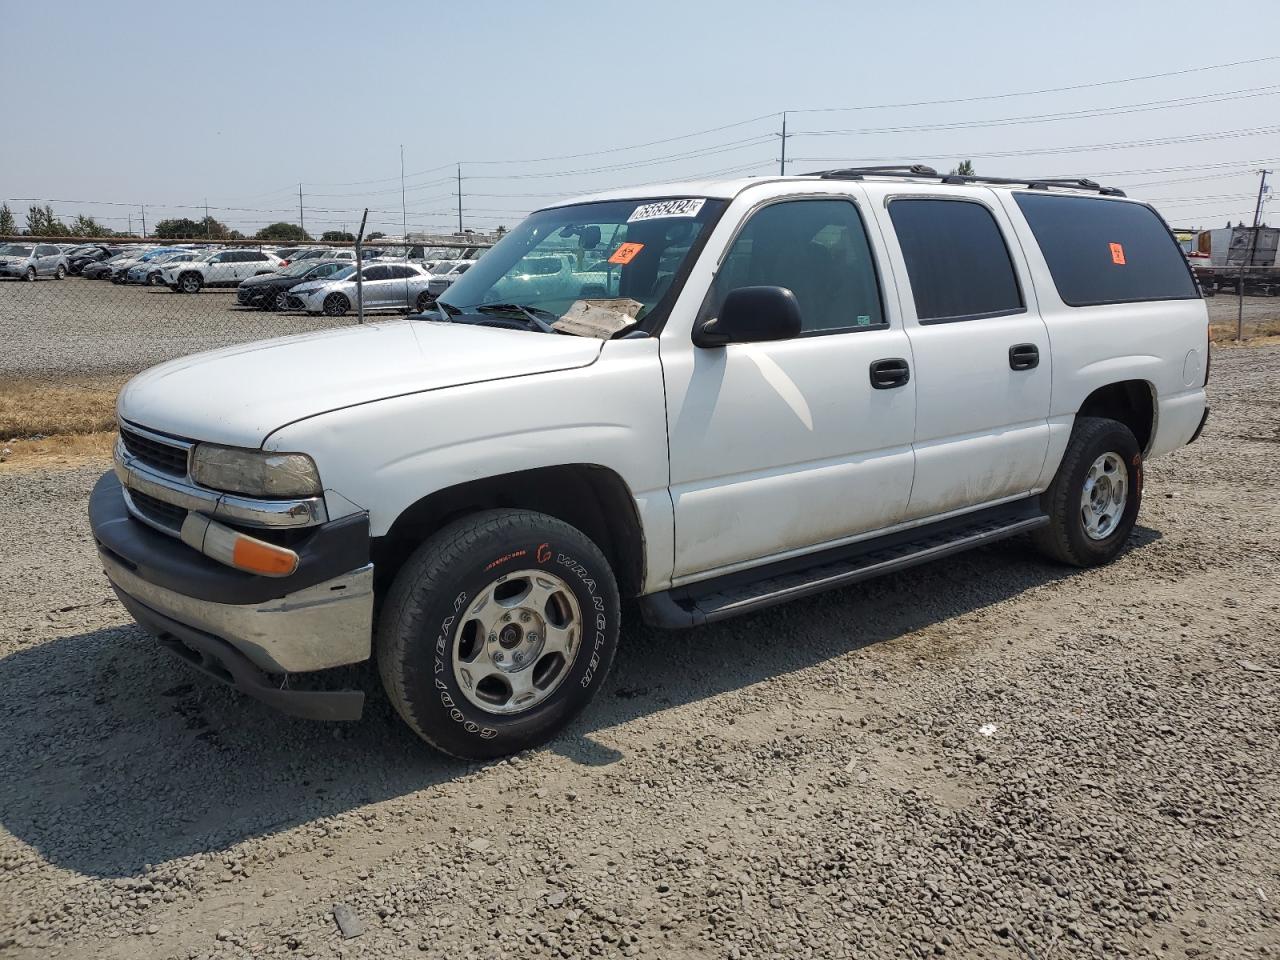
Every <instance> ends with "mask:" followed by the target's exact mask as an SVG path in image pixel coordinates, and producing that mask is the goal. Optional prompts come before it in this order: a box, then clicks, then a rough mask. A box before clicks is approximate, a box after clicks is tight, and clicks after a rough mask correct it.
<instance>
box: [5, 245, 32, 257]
mask: <svg viewBox="0 0 1280 960" xmlns="http://www.w3.org/2000/svg"><path fill="white" fill-rule="evenodd" d="M6 256H7V257H29V256H31V248H30V247H24V246H23V245H22V244H20V243H6V244H5V245H4V246H3V247H0V257H6Z"/></svg>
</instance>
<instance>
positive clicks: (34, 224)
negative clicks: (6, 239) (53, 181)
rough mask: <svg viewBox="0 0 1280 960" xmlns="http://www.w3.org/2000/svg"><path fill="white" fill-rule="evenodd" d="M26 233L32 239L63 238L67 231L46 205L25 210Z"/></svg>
mask: <svg viewBox="0 0 1280 960" xmlns="http://www.w3.org/2000/svg"><path fill="white" fill-rule="evenodd" d="M27 233H28V234H29V235H30V236H33V237H65V236H67V234H68V233H69V230H68V229H67V225H66V224H65V223H63V222H62V221H61V220H59V219H58V218H57V217H56V216H55V215H54V213H53V207H51V206H49V205H48V204H47V203H46V204H45V205H44V206H43V207H37V206H34V205H33V206H31V207H28V208H27Z"/></svg>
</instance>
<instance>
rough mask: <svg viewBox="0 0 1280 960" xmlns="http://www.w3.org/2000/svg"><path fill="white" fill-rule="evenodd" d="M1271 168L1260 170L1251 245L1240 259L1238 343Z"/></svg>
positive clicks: (1237, 288)
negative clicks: (1246, 282) (1247, 270)
mask: <svg viewBox="0 0 1280 960" xmlns="http://www.w3.org/2000/svg"><path fill="white" fill-rule="evenodd" d="M1270 172H1271V171H1270V170H1259V171H1258V173H1259V174H1261V176H1262V179H1261V180H1259V181H1258V202H1257V203H1256V204H1255V205H1254V208H1253V232H1252V233H1251V234H1249V247H1248V251H1247V252H1246V253H1245V256H1244V259H1243V260H1241V261H1240V274H1239V276H1238V277H1236V343H1239V342H1240V341H1241V340H1243V339H1244V270H1245V267H1246V266H1252V265H1253V251H1254V248H1255V247H1256V246H1257V243H1258V223H1259V221H1260V220H1261V219H1262V196H1263V194H1265V193H1266V192H1267V174H1269V173H1270Z"/></svg>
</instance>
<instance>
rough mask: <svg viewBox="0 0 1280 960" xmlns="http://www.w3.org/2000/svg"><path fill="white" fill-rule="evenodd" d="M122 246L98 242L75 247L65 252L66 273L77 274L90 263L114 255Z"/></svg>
mask: <svg viewBox="0 0 1280 960" xmlns="http://www.w3.org/2000/svg"><path fill="white" fill-rule="evenodd" d="M123 249H124V248H123V247H108V246H102V245H100V244H88V245H85V246H81V247H76V248H75V249H74V250H72V251H70V252H69V253H68V254H67V273H69V274H72V275H73V276H74V275H78V274H79V273H80V272H81V271H82V270H83V269H84V268H85V267H86V266H88V265H89V264H91V263H100V262H101V261H103V260H106V259H107V258H108V257H114V256H115V255H116V254H117V253H119V252H120V251H121V250H123Z"/></svg>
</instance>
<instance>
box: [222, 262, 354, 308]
mask: <svg viewBox="0 0 1280 960" xmlns="http://www.w3.org/2000/svg"><path fill="white" fill-rule="evenodd" d="M352 269H354V268H353V267H352V266H351V263H350V261H347V260H300V261H299V262H297V263H294V264H291V265H290V266H288V267H285V268H284V269H283V270H277V271H276V272H275V273H264V274H262V275H260V276H256V277H250V278H249V279H248V280H242V281H241V282H240V286H238V287H236V302H237V303H239V304H240V305H241V306H242V307H259V308H261V309H263V310H287V309H288V308H289V303H288V298H289V291H290V290H291V289H293V288H294V287H296V286H298V285H299V284H302V283H305V282H307V281H308V280H324V279H326V278H329V277H332V276H334V275H335V274H337V273H339V272H340V271H343V270H346V271H351V270H352ZM298 309H301V307H300V306H299V307H298Z"/></svg>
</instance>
